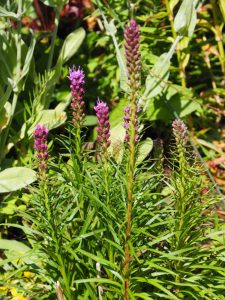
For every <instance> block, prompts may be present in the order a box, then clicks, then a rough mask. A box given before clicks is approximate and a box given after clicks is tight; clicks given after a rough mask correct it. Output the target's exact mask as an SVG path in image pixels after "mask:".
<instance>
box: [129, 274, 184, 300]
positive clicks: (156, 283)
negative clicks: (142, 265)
mask: <svg viewBox="0 0 225 300" xmlns="http://www.w3.org/2000/svg"><path fill="white" fill-rule="evenodd" d="M135 279H137V280H138V281H139V282H144V283H148V284H150V285H153V286H155V287H156V288H158V289H159V290H161V291H163V292H164V293H165V294H166V295H167V296H168V298H167V299H173V300H179V298H177V297H176V296H175V295H173V294H172V293H171V292H170V291H169V290H167V289H166V288H165V287H164V286H162V284H161V281H160V280H157V279H147V278H141V277H137V278H135Z"/></svg>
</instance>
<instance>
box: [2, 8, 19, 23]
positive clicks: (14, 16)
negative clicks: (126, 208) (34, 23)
mask: <svg viewBox="0 0 225 300" xmlns="http://www.w3.org/2000/svg"><path fill="white" fill-rule="evenodd" d="M0 17H5V18H11V19H13V20H17V19H18V15H17V14H15V13H14V12H11V11H7V10H6V9H5V8H4V7H2V6H0Z"/></svg>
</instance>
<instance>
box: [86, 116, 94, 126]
mask: <svg viewBox="0 0 225 300" xmlns="http://www.w3.org/2000/svg"><path fill="white" fill-rule="evenodd" d="M84 125H85V126H95V125H97V118H96V116H91V115H89V116H86V117H85V120H84Z"/></svg>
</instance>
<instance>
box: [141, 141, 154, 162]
mask: <svg viewBox="0 0 225 300" xmlns="http://www.w3.org/2000/svg"><path fill="white" fill-rule="evenodd" d="M152 148H153V141H152V139H150V138H147V139H145V140H144V141H143V142H141V144H140V147H139V149H138V157H137V163H138V164H139V163H141V162H142V161H143V160H144V159H145V158H146V157H147V156H148V155H149V153H150V152H151V151H152Z"/></svg>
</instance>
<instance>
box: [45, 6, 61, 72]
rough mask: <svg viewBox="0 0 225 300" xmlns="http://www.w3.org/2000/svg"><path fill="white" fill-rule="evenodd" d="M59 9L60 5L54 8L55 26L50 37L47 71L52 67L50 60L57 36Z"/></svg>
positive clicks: (51, 59)
mask: <svg viewBox="0 0 225 300" xmlns="http://www.w3.org/2000/svg"><path fill="white" fill-rule="evenodd" d="M60 11H61V7H56V9H55V27H54V31H53V34H52V39H51V46H50V47H51V48H50V53H49V57H48V64H47V71H49V70H50V69H51V67H52V61H53V56H54V50H55V40H56V37H57V32H58V27H59V18H60Z"/></svg>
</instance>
